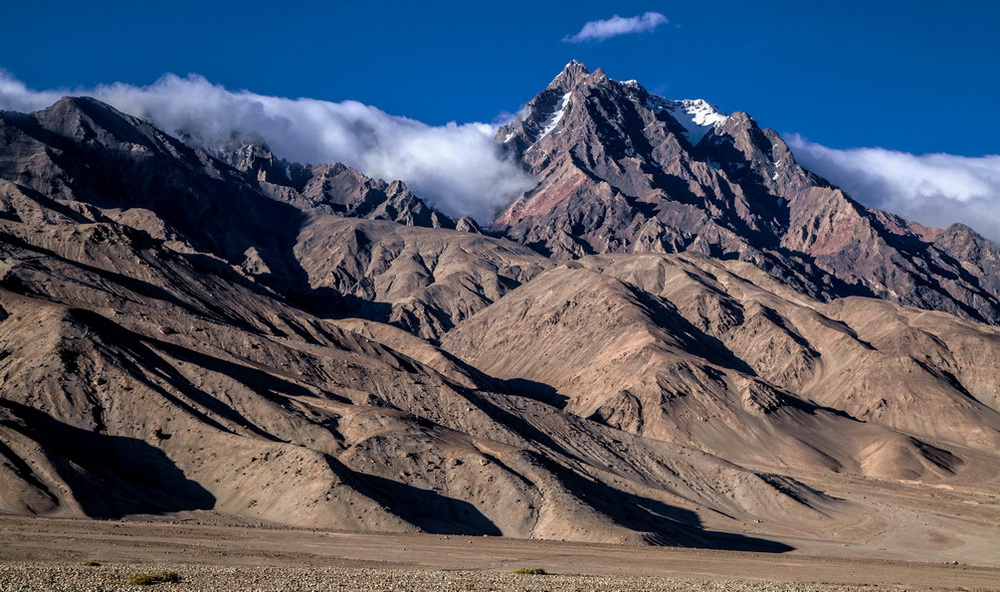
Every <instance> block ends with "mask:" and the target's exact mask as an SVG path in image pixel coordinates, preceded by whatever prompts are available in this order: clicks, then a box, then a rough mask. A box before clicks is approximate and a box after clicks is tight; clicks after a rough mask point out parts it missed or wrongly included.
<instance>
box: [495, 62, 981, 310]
mask: <svg viewBox="0 0 1000 592" xmlns="http://www.w3.org/2000/svg"><path fill="white" fill-rule="evenodd" d="M497 140H498V141H499V142H501V143H502V144H503V145H504V146H506V147H507V149H508V150H510V151H511V152H512V153H514V154H515V155H516V156H517V157H518V158H519V159H520V160H521V162H522V163H523V166H524V167H525V168H526V169H527V170H528V171H530V172H531V173H532V174H534V175H535V176H536V178H537V179H538V182H537V184H536V185H535V186H534V187H532V188H531V189H529V190H527V191H526V192H524V193H523V194H522V195H520V196H519V197H518V198H517V199H516V200H515V201H514V202H513V203H512V204H511V205H510V206H509V207H507V208H506V209H505V210H504V211H503V212H501V213H500V215H499V216H498V217H497V218H496V221H495V222H494V225H493V229H494V231H496V232H498V233H500V234H502V235H503V236H505V237H507V238H510V239H512V240H515V241H517V242H521V243H524V244H526V245H529V246H531V247H532V248H535V249H536V250H538V251H540V252H542V253H544V254H546V255H550V256H553V257H556V258H576V257H580V256H584V255H588V254H599V253H676V252H693V253H699V254H703V255H708V256H712V257H720V258H735V259H739V260H742V261H747V262H750V263H753V264H754V265H756V266H758V267H760V268H761V269H763V270H765V271H767V272H768V273H769V274H771V275H772V276H773V277H775V278H777V279H779V280H781V281H782V282H784V283H787V284H788V285H790V286H793V287H794V288H796V289H798V290H801V291H803V292H805V293H807V294H809V295H811V296H814V297H817V298H821V299H830V298H835V297H840V296H847V295H867V296H875V297H879V298H887V299H889V300H892V301H895V302H899V303H902V304H908V305H912V306H918V307H921V308H925V309H933V310H943V311H947V312H951V313H953V314H957V315H959V316H962V317H965V318H968V319H973V320H978V321H984V322H988V323H993V324H997V323H1000V274H998V273H997V272H998V271H1000V267H998V265H1000V264H998V262H1000V250H998V249H997V247H996V245H993V244H992V243H990V242H989V241H986V240H985V239H983V238H982V237H979V236H978V235H976V236H973V235H971V234H970V233H969V231H968V230H967V229H965V228H964V227H960V226H955V227H952V228H949V229H947V230H943V231H942V230H937V229H931V228H926V227H924V226H921V225H919V224H916V223H913V222H908V221H906V220H903V219H901V218H899V217H898V216H894V215H892V214H888V213H886V212H881V211H878V210H871V209H868V208H865V207H864V206H862V205H861V204H859V203H857V202H856V201H854V200H852V199H851V198H850V196H848V195H846V194H845V193H844V192H843V191H841V190H840V189H838V188H837V187H835V186H833V185H832V184H831V183H829V182H828V181H826V180H824V179H822V178H820V177H819V176H817V175H815V174H813V173H810V172H809V171H807V170H805V169H803V168H802V167H801V166H799V165H798V164H797V163H796V161H795V156H794V154H793V153H792V152H791V150H790V149H789V147H788V145H787V144H786V143H785V142H784V141H783V140H782V139H781V137H780V136H779V135H778V134H777V133H776V132H775V131H774V130H771V129H766V128H761V127H760V126H759V125H758V124H757V122H756V121H755V120H754V119H753V118H752V117H751V116H749V115H747V114H746V113H733V114H732V115H727V114H725V113H723V112H722V111H720V110H718V109H717V108H715V107H713V106H711V105H710V104H709V103H707V102H705V101H703V100H682V101H672V100H667V99H664V98H662V97H658V96H656V95H653V94H651V93H649V92H648V91H646V89H645V88H643V87H642V85H640V84H639V83H638V82H635V81H628V82H617V81H614V80H611V79H609V78H608V77H607V75H606V74H605V73H604V72H603V71H601V70H597V71H595V72H593V73H591V72H589V71H588V70H587V68H586V67H585V66H584V65H583V64H581V63H580V62H576V61H574V62H570V63H569V64H567V65H566V67H565V68H564V69H563V71H562V72H561V73H560V74H559V75H558V76H556V77H555V79H554V80H553V81H552V83H551V84H549V86H548V87H547V88H546V89H545V90H543V91H542V92H541V93H539V94H538V95H537V96H536V97H535V98H533V99H532V100H531V101H529V102H528V104H527V105H526V107H525V109H524V111H523V112H522V114H521V116H520V117H518V118H517V119H516V120H514V121H512V122H511V123H509V124H507V125H505V126H503V127H501V128H500V129H499V131H498V133H497ZM963 237H964V238H963ZM960 261H961V262H962V263H959V262H960Z"/></svg>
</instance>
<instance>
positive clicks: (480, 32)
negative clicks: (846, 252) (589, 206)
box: [0, 0, 1000, 240]
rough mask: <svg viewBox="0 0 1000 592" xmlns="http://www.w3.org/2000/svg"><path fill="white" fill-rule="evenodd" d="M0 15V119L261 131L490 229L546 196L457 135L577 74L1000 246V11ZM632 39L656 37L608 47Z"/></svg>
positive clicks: (920, 3)
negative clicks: (771, 135)
mask: <svg viewBox="0 0 1000 592" xmlns="http://www.w3.org/2000/svg"><path fill="white" fill-rule="evenodd" d="M0 14H2V15H3V17H4V34H3V35H2V36H0V70H5V71H6V73H4V72H0V109H2V108H8V109H17V110H31V109H35V108H41V107H43V106H45V105H47V104H49V103H51V102H52V101H54V100H55V98H58V96H59V95H60V94H62V93H66V92H70V93H77V94H95V95H97V96H99V98H102V99H103V100H108V101H109V102H111V103H112V104H114V105H115V106H116V107H118V108H119V109H123V110H125V111H129V112H132V113H134V114H137V115H143V114H145V116H147V117H150V118H151V120H152V121H153V122H154V123H156V124H157V125H160V127H164V128H165V129H167V131H174V132H177V131H178V130H182V129H183V130H185V132H190V131H191V129H192V127H194V128H198V129H200V130H201V132H203V134H204V136H205V137H204V138H203V139H204V140H205V141H206V142H209V140H211V139H212V138H211V137H210V136H212V134H215V139H218V137H223V136H225V137H228V136H227V135H226V134H230V133H232V131H233V130H236V131H238V132H241V133H246V132H248V131H251V130H252V131H255V132H260V133H261V134H262V135H263V136H264V137H265V139H267V141H268V142H269V143H270V144H271V146H272V148H274V149H275V152H276V153H278V155H279V156H283V157H287V158H291V159H293V160H300V161H307V162H333V161H335V160H336V161H341V162H345V163H347V164H349V165H350V166H354V167H356V168H359V169H360V170H362V171H363V172H366V173H368V174H370V175H372V176H376V177H382V178H387V179H396V178H399V179H403V180H404V181H406V182H407V183H408V184H409V185H410V186H411V188H413V189H414V190H415V191H416V192H417V193H418V194H419V195H422V196H423V197H426V198H429V200H430V201H431V202H432V203H435V204H436V205H438V206H439V207H441V208H442V209H444V210H445V211H446V212H448V213H450V214H452V215H465V214H468V215H473V216H476V217H477V218H478V219H480V220H481V221H488V220H489V219H490V218H491V217H492V215H493V214H494V213H495V211H496V209H497V208H498V207H502V206H503V205H505V204H506V203H508V202H509V200H510V199H512V196H514V195H516V194H517V193H518V191H521V190H523V189H524V185H525V184H526V183H530V182H531V180H530V179H526V178H525V177H524V176H523V175H521V174H520V171H519V170H518V169H517V167H516V166H515V165H514V164H512V163H510V162H508V161H505V160H503V158H501V157H498V156H497V154H496V146H495V144H494V143H493V142H492V140H491V139H490V137H491V134H492V131H491V130H490V129H489V127H487V126H482V125H464V126H463V125H459V126H457V127H456V126H447V125H446V124H447V123H448V122H452V121H455V122H458V123H459V124H466V123H470V122H485V123H487V124H488V123H491V122H495V121H497V120H498V118H500V117H502V116H503V115H504V114H505V113H506V114H508V116H509V113H511V112H516V111H517V110H518V108H519V107H520V106H521V105H523V104H524V103H525V102H526V101H528V100H529V99H531V97H533V96H534V95H535V94H536V93H537V92H539V91H540V90H542V89H543V88H544V87H545V86H546V85H547V84H548V82H549V81H550V80H551V79H552V78H553V77H554V76H555V75H556V74H557V73H558V72H559V71H560V69H561V68H562V67H563V65H564V64H566V63H567V62H568V61H570V60H572V59H578V60H580V61H583V62H584V63H586V64H587V65H588V66H589V67H590V68H591V69H596V68H597V67H602V68H604V70H605V71H606V72H607V73H608V75H609V76H610V77H612V78H615V79H618V80H627V79H636V80H638V81H640V82H641V83H642V84H643V85H644V86H646V87H647V88H648V89H649V90H651V91H653V92H655V93H657V94H660V95H663V96H665V97H668V98H675V99H676V98H704V99H707V100H708V101H710V102H712V103H714V104H716V105H718V106H719V107H721V108H722V109H723V110H725V111H728V112H733V111H746V112H748V113H750V114H751V115H753V116H754V117H755V118H756V119H757V120H758V121H759V122H760V123H761V124H762V125H763V126H766V127H771V128H774V129H776V130H778V131H779V132H781V133H782V134H784V136H785V138H786V139H787V140H788V141H789V142H790V144H791V145H792V147H793V150H794V152H795V154H796V157H797V158H798V159H799V161H800V162H801V163H803V164H804V165H805V166H807V168H810V169H812V170H814V171H816V172H818V173H820V174H822V175H824V176H825V177H827V178H828V179H830V180H831V181H833V182H834V183H836V184H838V185H840V186H841V187H843V188H844V189H846V190H847V191H848V192H849V193H851V195H852V196H854V197H855V198H856V199H858V200H859V201H861V202H863V203H865V204H866V205H869V206H873V207H877V208H880V209H885V210H888V211H892V212H895V213H899V214H901V215H903V216H905V217H907V218H910V219H914V220H917V221H920V222H923V223H925V224H929V225H934V226H939V227H945V226H947V225H949V224H951V223H952V222H955V221H959V222H964V223H965V224H968V225H970V226H973V227H974V228H976V229H977V230H979V231H980V232H982V233H984V234H986V235H987V236H988V237H990V238H993V239H994V240H1000V156H988V155H998V154H1000V141H998V138H1000V109H997V100H998V98H1000V76H997V74H996V71H997V62H998V61H1000V35H998V34H997V33H996V28H997V24H998V22H1000V1H996V0H957V1H955V2H950V3H944V2H930V1H927V0H905V1H904V0H865V1H860V0H838V1H835V2H802V1H801V0H795V1H792V0H739V1H736V0H716V1H714V2H712V3H710V4H707V5H706V3H701V2H690V1H689V2H663V1H642V2H632V1H623V2H606V1H595V0H574V1H572V2H569V1H559V2H539V1H538V0H533V1H530V2H529V1H523V0H515V1H509V2H502V3H486V2H464V3H459V2H454V3H453V2H436V1H423V2H413V1H410V2H396V1H383V2H380V3H377V4H373V3H370V2H359V1H354V0H347V1H339V2H337V1H328V2H317V1H309V0H302V1H300V2H296V3H288V4H285V5H279V4H278V3H273V2H266V3H265V2H256V1H253V0H244V1H241V2H234V1H230V0H222V1H213V2H207V3H204V5H203V4H202V3H201V2H193V1H191V0H174V1H171V2H162V1H148V2H136V1H135V0H128V1H117V0H112V1H100V0H98V1H93V2H79V1H76V0H74V1H66V0H49V1H45V0H38V1H36V2H27V1H17V2H12V3H8V4H7V5H6V6H4V7H3V9H2V12H0ZM615 15H619V16H620V17H621V18H614V17H615ZM627 19H633V20H627ZM630 28H632V29H639V30H642V31H644V32H638V33H631V34H619V35H612V34H611V33H613V32H619V33H621V32H622V31H624V30H628V29H630ZM595 31H596V33H595ZM168 73H173V74H176V75H178V76H180V77H181V78H179V79H178V78H163V76H164V75H166V74H168ZM188 74H196V75H199V76H201V77H203V78H184V77H186V76H187V75H188ZM157 81H159V82H157ZM114 83H122V84H124V85H129V86H127V87H122V86H114V87H111V88H110V89H109V88H108V87H107V86H104V87H102V86H101V85H110V84H114ZM150 85H153V86H150ZM242 89H247V90H249V91H251V92H252V93H254V94H252V95H251V94H248V93H241V92H239V91H241V90H242ZM272 97H288V98H291V99H295V98H298V97H308V98H312V99H319V100H322V101H330V102H332V103H323V104H317V103H316V102H315V101H290V100H281V99H273V98H272ZM349 100H353V101H358V102H360V103H358V104H356V103H351V102H349ZM372 106H373V107H372ZM374 107H377V109H376V108H374ZM387 114H388V115H387ZM390 115H392V116H403V117H406V118H411V119H413V120H416V121H417V122H423V123H424V124H427V125H423V124H416V123H414V122H411V121H406V120H402V119H400V118H398V117H391V116H390ZM428 126H430V127H428ZM289 130H291V131H289ZM220 134H221V135H220Z"/></svg>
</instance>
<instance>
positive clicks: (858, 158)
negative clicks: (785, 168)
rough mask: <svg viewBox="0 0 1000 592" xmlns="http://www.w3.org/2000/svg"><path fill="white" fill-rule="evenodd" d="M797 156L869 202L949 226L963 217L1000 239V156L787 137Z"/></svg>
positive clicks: (929, 222) (816, 170) (818, 171)
mask: <svg viewBox="0 0 1000 592" xmlns="http://www.w3.org/2000/svg"><path fill="white" fill-rule="evenodd" d="M785 139H786V141H787V142H788V145H789V146H790V147H791V148H792V152H794V153H795V158H796V160H798V161H799V164H801V165H802V166H804V167H805V168H807V169H809V170H811V171H813V172H814V173H818V174H820V175H822V176H824V177H826V178H827V179H828V180H830V181H831V182H832V183H834V184H836V185H837V186H839V187H840V188H842V189H843V190H844V191H846V192H847V193H848V194H850V195H851V197H853V198H854V199H856V200H858V201H860V202H861V203H863V204H865V205H866V206H869V207H873V208H877V209H880V210H886V211H889V212H892V213H894V214H899V215H900V216H903V217H904V218H908V219H910V220H915V221H917V222H920V223H921V224H927V225H930V226H937V227H940V228H945V227H947V226H950V225H951V224H953V223H955V222H961V223H963V224H965V225H967V226H970V227H972V228H975V229H976V230H977V231H978V232H979V233H981V234H982V235H983V236H985V237H987V238H989V239H991V240H993V241H1000V156H998V155H991V156H981V157H968V156H958V155H954V154H910V153H908V152H899V151H896V150H886V149H884V148H852V149H848V150H837V149H834V148H827V147H826V146H823V145H821V144H816V143H814V142H809V141H808V140H806V139H805V138H803V137H802V136H799V135H798V134H790V135H788V136H786V137H785Z"/></svg>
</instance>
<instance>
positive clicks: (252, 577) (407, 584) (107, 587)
mask: <svg viewBox="0 0 1000 592" xmlns="http://www.w3.org/2000/svg"><path fill="white" fill-rule="evenodd" d="M163 571H172V572H176V573H178V574H179V575H180V576H181V581H180V582H178V583H162V584H155V585H151V586H137V585H131V584H129V583H128V581H129V579H130V578H131V577H132V576H133V575H136V574H141V573H160V572H163ZM906 589H912V588H906ZM137 590H155V591H162V592H170V591H176V592H181V591H184V592H225V591H234V592H236V591H239V592H327V591H337V592H389V591H392V592H396V591H399V592H404V591H406V592H425V591H426V592H430V591H435V592H437V591H468V592H487V591H496V592H507V591H518V592H520V591H523V592H529V591H530V592H544V591H557V590H558V591H567V592H645V591H658V590H664V591H681V590H692V591H723V590H725V591H746V592H778V591H796V592H833V591H842V592H855V591H858V592H875V591H880V590H893V591H898V590H900V587H898V586H892V587H879V586H867V585H835V584H819V585H807V584H792V583H779V582H761V581H750V580H730V579H726V580H711V579H706V580H697V579H688V578H677V579H675V578H664V577H623V576H606V575H563V574H548V575H521V574H514V573H503V572H494V571H452V570H433V571H432V570H397V569H371V568H364V569H349V568H291V567H247V566H215V565H191V564H177V565H172V564H131V563H128V564H101V565H99V566H84V565H81V564H65V563H64V564H47V563H43V564H39V563H14V564H0V592H124V591H128V592H136V591H137ZM924 590H941V589H940V588H938V589H935V588H924Z"/></svg>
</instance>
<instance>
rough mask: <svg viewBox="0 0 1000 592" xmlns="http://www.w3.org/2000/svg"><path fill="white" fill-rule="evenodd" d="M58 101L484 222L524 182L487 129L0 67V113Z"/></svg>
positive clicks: (186, 86) (306, 102)
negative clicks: (67, 98) (71, 82)
mask: <svg viewBox="0 0 1000 592" xmlns="http://www.w3.org/2000/svg"><path fill="white" fill-rule="evenodd" d="M64 95H86V96H92V97H95V98H97V99H99V100H101V101H104V102H106V103H109V104H111V105H113V106H114V107H116V108H117V109H119V110H121V111H124V112H126V113H130V114H132V115H136V116H138V117H141V118H143V119H146V120H147V121H150V122H151V123H153V124H154V125H156V126H157V127H159V128H161V129H164V130H165V131H167V132H169V133H172V134H175V135H178V136H187V137H190V138H191V139H192V140H193V141H194V142H195V143H200V144H202V145H205V146H210V147H212V146H224V145H227V144H229V143H231V142H232V140H233V139H234V138H241V137H250V136H251V135H253V134H257V135H259V136H260V137H261V138H263V140H264V141H265V142H267V144H268V145H269V146H270V147H271V149H272V150H273V151H274V153H275V154H276V155H278V156H279V157H283V158H287V159H289V160H293V161H297V162H303V163H333V162H342V163H344V164H347V165H348V166H352V167H354V168H357V169H359V170H360V171H362V172H364V173H365V174H367V175H369V176H373V177H377V178H380V179H385V180H395V179H401V180H403V181H404V182H406V183H407V185H408V186H409V187H410V188H411V189H412V190H413V192H414V193H416V194H417V195H420V196H421V197H424V198H426V199H427V200H428V201H429V202H430V203H432V204H434V205H435V206H436V207H438V208H440V209H441V210H442V211H444V212H445V213H447V214H450V215H452V216H456V217H457V216H463V215H469V216H473V217H474V218H476V219H477V220H479V221H481V222H487V221H489V220H491V219H492V218H493V216H494V215H495V214H496V212H497V211H498V210H499V209H500V208H502V207H504V206H506V205H507V204H508V203H509V202H510V201H511V200H512V199H513V198H514V196H516V195H517V194H518V193H520V192H522V191H524V190H526V189H528V188H529V187H530V186H531V185H532V184H533V181H532V179H530V178H529V177H528V175H527V174H526V173H524V172H523V171H522V170H521V169H520V168H519V167H518V165H517V164H515V163H514V162H512V161H511V160H509V159H507V158H505V157H503V156H502V154H501V151H500V149H499V148H498V147H497V145H496V143H495V142H494V141H493V134H494V133H495V130H496V128H495V126H494V125H489V124H483V123H470V124H463V125H456V124H454V123H450V124H448V125H444V126H429V125H426V124H424V123H421V122H419V121H415V120H412V119H406V118H403V117H395V116H392V115H389V114H387V113H385V112H383V111H380V110H379V109H376V108H375V107H371V106H368V105H364V104H362V103H358V102H356V101H344V102H341V103H331V102H326V101H318V100H313V99H286V98H280V97H269V96H263V95H258V94H254V93H252V92H249V91H239V92H233V91H229V90H227V89H226V88H224V87H223V86H221V85H217V84H212V83H210V82H209V81H208V80H206V79H205V78H203V77H201V76H196V75H189V76H188V77H186V78H180V77H178V76H174V75H172V74H168V75H166V76H164V77H163V78H161V79H160V80H159V81H157V82H156V83H154V84H152V85H150V86H142V87H137V86H131V85H127V84H121V83H115V84H111V85H102V86H98V87H96V88H92V89H73V90H50V91H33V90H30V89H28V88H26V87H25V85H24V84H23V83H21V82H20V81H18V80H16V79H14V78H13V77H11V76H10V75H9V74H6V73H4V72H2V71H0V109H8V110H14V111H33V110H38V109H42V108H44V107H47V106H48V105H51V104H52V103H54V102H55V101H57V100H58V99H59V98H60V97H62V96H64Z"/></svg>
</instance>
